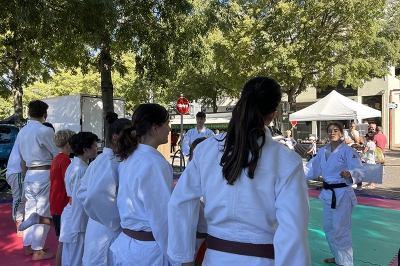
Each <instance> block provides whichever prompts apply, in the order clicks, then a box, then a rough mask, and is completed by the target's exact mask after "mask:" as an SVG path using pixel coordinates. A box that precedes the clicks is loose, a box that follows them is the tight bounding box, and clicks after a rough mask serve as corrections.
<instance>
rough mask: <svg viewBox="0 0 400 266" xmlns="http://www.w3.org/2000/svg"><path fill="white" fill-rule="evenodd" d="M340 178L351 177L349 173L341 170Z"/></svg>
mask: <svg viewBox="0 0 400 266" xmlns="http://www.w3.org/2000/svg"><path fill="white" fill-rule="evenodd" d="M340 176H341V177H342V178H349V177H351V174H350V172H349V171H347V170H343V171H342V172H340Z"/></svg>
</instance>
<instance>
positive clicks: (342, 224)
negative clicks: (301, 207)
mask: <svg viewBox="0 0 400 266" xmlns="http://www.w3.org/2000/svg"><path fill="white" fill-rule="evenodd" d="M353 208H354V206H353V203H352V201H351V198H350V196H349V195H348V194H347V193H345V194H344V195H343V197H342V198H341V199H340V202H339V204H338V205H336V209H332V208H331V204H330V203H326V202H324V211H323V212H324V231H325V235H326V240H327V241H328V244H329V248H330V249H331V252H332V255H333V256H334V257H335V262H336V263H337V264H339V265H343V266H353V248H352V239H351V213H352V211H353Z"/></svg>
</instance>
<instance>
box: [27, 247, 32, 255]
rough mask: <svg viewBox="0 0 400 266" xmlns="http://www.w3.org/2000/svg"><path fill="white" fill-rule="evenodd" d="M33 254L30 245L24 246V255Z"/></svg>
mask: <svg viewBox="0 0 400 266" xmlns="http://www.w3.org/2000/svg"><path fill="white" fill-rule="evenodd" d="M32 254H33V249H32V248H31V246H27V247H26V248H25V255H32Z"/></svg>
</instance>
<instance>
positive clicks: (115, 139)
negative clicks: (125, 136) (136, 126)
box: [112, 134, 118, 143]
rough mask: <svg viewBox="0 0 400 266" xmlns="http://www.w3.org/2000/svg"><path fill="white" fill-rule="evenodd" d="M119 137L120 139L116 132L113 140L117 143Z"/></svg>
mask: <svg viewBox="0 0 400 266" xmlns="http://www.w3.org/2000/svg"><path fill="white" fill-rule="evenodd" d="M117 139H118V135H117V134H114V135H113V136H112V141H113V142H114V143H115V142H116V141H117Z"/></svg>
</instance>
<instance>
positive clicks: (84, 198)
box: [77, 112, 132, 266]
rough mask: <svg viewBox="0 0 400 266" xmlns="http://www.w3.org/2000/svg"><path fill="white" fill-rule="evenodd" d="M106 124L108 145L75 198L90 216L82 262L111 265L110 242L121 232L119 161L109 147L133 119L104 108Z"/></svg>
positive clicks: (85, 263) (112, 145)
mask: <svg viewBox="0 0 400 266" xmlns="http://www.w3.org/2000/svg"><path fill="white" fill-rule="evenodd" d="M106 121H107V124H108V129H107V135H106V141H107V143H109V146H110V148H108V147H104V149H103V152H102V153H101V154H99V156H97V157H96V160H94V161H93V162H92V163H91V164H90V165H89V167H88V169H87V170H86V173H85V175H84V176H83V178H82V179H81V185H80V187H79V189H78V192H77V197H78V200H79V201H80V202H81V204H82V205H83V207H84V208H85V212H86V213H87V215H88V216H89V221H88V225H87V228H86V234H85V247H84V255H83V265H87V266H92V265H96V266H107V265H109V266H112V265H114V262H113V255H112V252H111V250H110V246H111V244H112V243H113V242H114V240H115V239H116V238H117V237H118V235H119V234H120V233H121V232H122V228H121V226H120V223H121V219H120V217H119V213H118V206H117V194H118V185H119V177H118V166H119V163H120V161H118V160H117V158H116V157H115V155H114V152H113V151H112V147H114V143H115V142H116V140H117V139H118V135H119V134H120V133H121V132H122V131H123V130H124V129H125V128H128V127H131V125H132V123H131V121H130V120H128V119H126V118H120V119H118V115H117V114H116V113H114V112H107V114H106Z"/></svg>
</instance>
